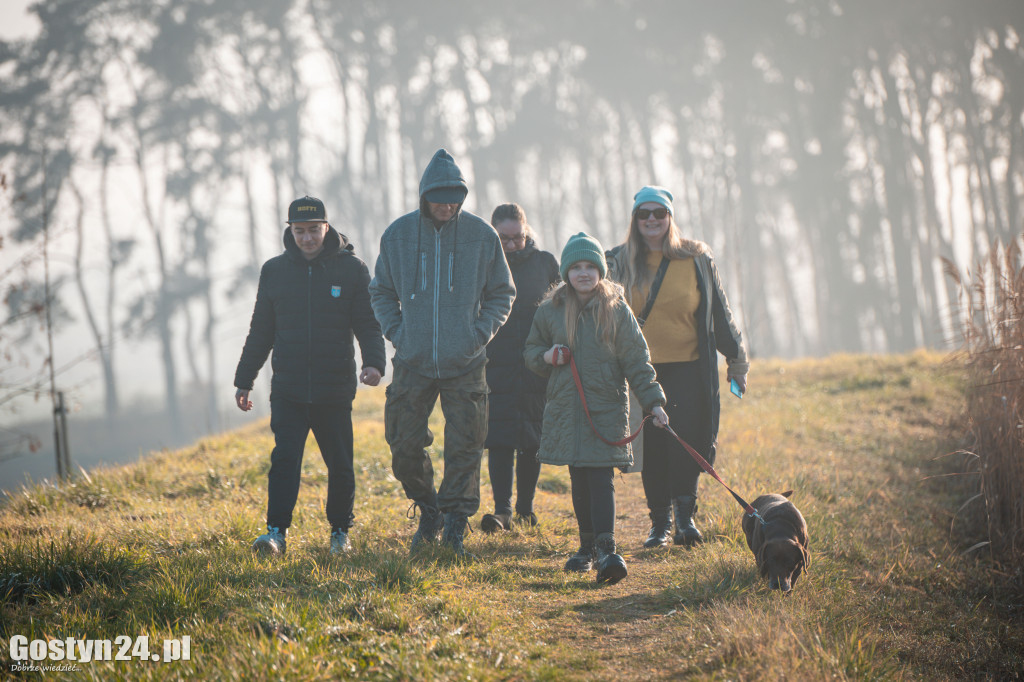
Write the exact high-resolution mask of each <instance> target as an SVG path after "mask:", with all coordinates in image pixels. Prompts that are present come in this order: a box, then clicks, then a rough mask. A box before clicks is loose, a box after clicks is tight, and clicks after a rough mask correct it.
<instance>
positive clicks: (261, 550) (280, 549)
mask: <svg viewBox="0 0 1024 682" xmlns="http://www.w3.org/2000/svg"><path fill="white" fill-rule="evenodd" d="M285 532H286V531H282V530H281V529H280V528H278V527H277V526H267V532H266V533H264V534H263V535H261V536H259V537H258V538H256V540H255V541H254V542H253V543H252V551H253V552H255V553H256V554H260V555H263V556H276V555H278V554H284V550H285V547H286V545H287V543H286V542H285V539H284V534H285Z"/></svg>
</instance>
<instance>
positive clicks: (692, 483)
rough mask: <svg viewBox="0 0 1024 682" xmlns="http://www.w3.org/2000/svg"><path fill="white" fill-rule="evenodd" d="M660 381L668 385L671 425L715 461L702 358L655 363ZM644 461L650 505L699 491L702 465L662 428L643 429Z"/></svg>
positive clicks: (653, 507) (656, 506) (666, 503)
mask: <svg viewBox="0 0 1024 682" xmlns="http://www.w3.org/2000/svg"><path fill="white" fill-rule="evenodd" d="M654 370H655V371H656V372H657V373H658V383H659V384H661V386H662V388H663V389H664V390H665V396H666V398H667V399H668V404H667V405H665V412H667V413H668V419H669V425H670V426H671V427H672V429H673V430H674V431H675V432H676V433H678V434H679V437H680V438H682V439H683V440H685V441H686V442H687V443H689V444H690V446H691V447H693V449H694V450H696V451H697V452H699V453H700V455H701V456H702V457H703V458H704V459H706V460H707V461H708V463H710V464H714V463H715V448H714V446H713V445H712V443H713V442H714V434H711V433H710V426H709V425H710V424H711V413H710V404H709V401H708V400H707V396H705V395H704V381H703V379H702V377H701V373H700V362H699V361H696V360H695V361H693V362H661V363H658V364H656V365H654ZM643 438H644V463H643V469H642V471H641V478H642V479H643V483H644V494H645V495H646V496H647V507H648V508H649V509H651V510H652V511H654V510H658V509H664V508H666V507H668V506H669V505H670V504H671V503H672V498H674V497H679V496H680V495H693V496H695V497H696V495H697V478H698V476H700V472H701V471H703V469H701V468H700V465H699V464H697V462H695V461H694V460H693V457H691V456H690V453H688V452H687V451H686V450H685V449H684V448H683V446H682V445H680V444H679V442H678V441H677V440H676V439H675V438H673V437H672V435H671V434H670V433H669V432H668V431H665V430H664V429H659V428H652V427H647V428H645V429H644V434H643Z"/></svg>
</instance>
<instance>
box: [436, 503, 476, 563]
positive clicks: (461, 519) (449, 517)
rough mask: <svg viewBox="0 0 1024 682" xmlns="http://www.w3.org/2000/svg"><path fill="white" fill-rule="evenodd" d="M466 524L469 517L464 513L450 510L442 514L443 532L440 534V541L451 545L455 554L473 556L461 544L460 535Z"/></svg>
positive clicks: (463, 531) (464, 530)
mask: <svg viewBox="0 0 1024 682" xmlns="http://www.w3.org/2000/svg"><path fill="white" fill-rule="evenodd" d="M468 525H469V519H467V518H466V515H465V514H459V513H456V512H450V513H448V514H445V515H444V534H443V535H442V536H441V542H442V543H443V544H445V545H447V546H448V547H451V548H452V551H454V552H455V555H456V556H464V557H471V556H473V555H472V554H470V553H469V552H467V551H466V548H465V547H464V546H463V545H462V536H463V534H464V533H465V532H466V527H467V526H468Z"/></svg>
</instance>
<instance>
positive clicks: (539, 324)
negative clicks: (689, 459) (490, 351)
mask: <svg viewBox="0 0 1024 682" xmlns="http://www.w3.org/2000/svg"><path fill="white" fill-rule="evenodd" d="M560 272H561V275H562V282H563V283H562V284H560V285H559V286H558V287H557V288H555V289H553V290H551V291H550V292H549V293H548V295H547V296H545V298H544V301H543V302H542V303H541V304H540V307H538V308H537V312H536V314H535V315H534V318H533V326H532V327H531V329H530V335H529V336H528V337H527V339H526V347H525V350H524V351H523V358H524V359H525V360H526V366H527V367H529V368H530V369H531V370H533V371H534V372H536V373H537V374H539V375H541V376H544V377H548V388H547V403H546V405H545V407H544V425H543V429H542V431H541V438H540V451H539V452H538V457H539V458H540V461H541V462H543V463H544V464H555V465H562V466H568V467H569V479H570V482H571V486H572V506H573V511H574V512H575V514H576V522H577V525H578V526H579V535H580V548H579V550H578V551H577V552H576V554H574V555H573V556H572V557H570V558H569V560H568V561H567V562H566V564H565V570H567V571H578V572H581V573H585V572H587V571H589V570H590V569H591V568H592V567H594V565H595V564H596V567H597V581H598V582H599V583H616V582H618V581H619V580H622V579H623V578H625V577H626V572H627V571H626V562H625V561H624V560H623V558H622V557H621V556H620V555H619V554H617V553H616V551H615V550H616V547H615V478H614V473H615V469H616V468H618V467H622V466H628V465H630V464H632V462H633V455H632V452H631V449H630V447H629V445H615V444H613V443H614V442H616V441H621V440H622V439H624V438H625V437H626V436H627V435H628V432H629V423H628V422H629V401H628V398H627V396H628V394H627V391H626V384H627V382H628V383H629V386H630V388H632V389H633V393H634V394H635V395H636V396H637V399H638V400H639V401H640V404H641V405H642V406H643V408H644V410H645V411H647V412H650V413H651V414H653V415H654V421H655V423H656V424H658V425H660V426H664V425H667V424H668V418H667V417H666V415H665V411H664V409H663V407H662V406H663V405H664V403H665V395H664V393H662V390H661V386H659V385H658V382H657V381H655V379H654V368H653V367H651V363H650V362H649V359H650V356H649V355H648V353H647V343H646V342H645V341H644V337H643V334H641V333H640V328H639V326H638V325H637V322H636V319H635V318H634V317H633V313H631V312H630V310H629V306H627V305H626V302H625V301H624V300H623V298H622V287H620V286H619V285H618V284H615V283H614V282H612V281H610V280H608V279H607V278H606V275H607V272H608V268H607V264H606V262H605V258H604V251H603V250H602V248H601V244H600V243H598V241H597V240H596V239H594V238H593V237H590V236H589V235H587V234H585V233H583V232H580V233H579V234H576V235H573V236H572V237H570V238H569V241H568V242H567V243H566V245H565V248H564V249H563V250H562V258H561V268H560ZM566 348H568V350H569V351H570V353H571V357H572V359H573V360H574V361H575V363H576V366H577V369H578V370H579V376H580V379H581V383H582V386H583V395H584V396H585V397H586V401H587V405H588V407H589V412H590V416H589V418H588V416H587V414H586V413H585V411H584V408H583V402H582V399H581V396H580V393H579V390H578V389H577V387H576V382H575V380H574V377H573V373H572V369H571V367H570V366H569V359H568V357H567V356H566V354H565V353H564V349H566ZM590 419H593V426H591V422H590ZM595 431H596V433H595ZM598 433H599V434H600V435H601V436H603V437H604V438H605V439H607V440H608V441H612V443H609V442H606V441H604V440H602V439H601V438H600V437H599V436H598V435H597V434H598Z"/></svg>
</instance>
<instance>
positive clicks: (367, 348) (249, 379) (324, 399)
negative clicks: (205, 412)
mask: <svg viewBox="0 0 1024 682" xmlns="http://www.w3.org/2000/svg"><path fill="white" fill-rule="evenodd" d="M284 246H285V251H284V253H282V254H281V255H279V256H275V257H274V258H271V259H270V260H268V261H267V262H266V263H264V264H263V269H262V270H261V271H260V282H259V288H258V290H257V292H256V305H255V307H254V308H253V312H252V321H251V322H250V324H249V335H248V336H247V337H246V339H245V346H244V347H243V348H242V357H241V358H240V359H239V361H238V368H237V369H236V370H235V386H236V387H237V388H241V389H244V390H251V389H252V386H253V382H254V381H255V380H256V375H257V374H258V373H259V371H260V368H261V367H263V364H264V363H265V362H266V361H267V356H268V355H269V354H270V352H271V350H273V357H272V358H271V367H272V369H273V378H272V380H271V388H270V392H271V397H273V398H285V399H287V400H291V401H294V402H299V403H346V402H347V403H351V402H352V399H353V398H355V392H356V361H355V348H354V346H353V335H354V336H355V337H356V338H358V339H359V348H360V350H361V351H362V356H363V362H362V366H363V367H376V368H377V369H378V370H380V373H381V374H382V375H383V374H384V369H385V366H386V357H385V354H384V338H383V336H382V335H381V331H380V325H379V324H378V323H377V319H376V318H375V317H374V315H373V309H372V308H371V307H370V295H369V292H368V290H367V287H368V285H369V283H370V273H369V271H368V270H367V267H366V264H365V263H363V261H361V260H359V259H358V258H356V256H355V255H354V249H353V247H352V245H351V244H349V243H348V240H347V239H346V238H345V237H344V236H343V235H340V234H339V233H338V232H337V231H336V230H335V229H334V228H333V227H328V229H327V235H326V236H325V237H324V248H323V251H321V252H320V253H319V254H318V255H317V256H316V258H314V259H312V260H306V258H305V256H304V255H303V253H302V251H301V249H299V247H298V245H297V244H296V243H295V238H294V237H293V236H292V231H291V230H290V229H286V230H285V232H284Z"/></svg>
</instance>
